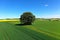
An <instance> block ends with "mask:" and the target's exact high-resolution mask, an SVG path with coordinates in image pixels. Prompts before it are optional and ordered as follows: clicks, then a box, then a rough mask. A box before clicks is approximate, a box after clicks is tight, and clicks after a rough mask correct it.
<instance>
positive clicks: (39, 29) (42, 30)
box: [0, 20, 60, 40]
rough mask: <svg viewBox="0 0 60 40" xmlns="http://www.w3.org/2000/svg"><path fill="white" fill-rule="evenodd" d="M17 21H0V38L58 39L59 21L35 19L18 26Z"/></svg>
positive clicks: (59, 32)
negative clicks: (27, 23) (32, 21)
mask: <svg viewBox="0 0 60 40" xmlns="http://www.w3.org/2000/svg"><path fill="white" fill-rule="evenodd" d="M15 24H19V22H18V21H7V22H0V40H60V21H40V20H36V21H35V22H34V23H33V24H32V25H24V26H18V25H15Z"/></svg>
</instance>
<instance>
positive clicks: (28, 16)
mask: <svg viewBox="0 0 60 40" xmlns="http://www.w3.org/2000/svg"><path fill="white" fill-rule="evenodd" d="M34 20H35V16H34V15H33V14H32V13H31V12H24V13H23V14H22V15H21V18H20V22H21V24H29V25H30V24H32V22H34Z"/></svg>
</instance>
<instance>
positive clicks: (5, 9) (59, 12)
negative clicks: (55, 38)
mask: <svg viewBox="0 0 60 40" xmlns="http://www.w3.org/2000/svg"><path fill="white" fill-rule="evenodd" d="M23 12H32V13H33V14H34V15H35V16H36V17H37V18H60V0H0V19H1V18H19V17H20V15H21V14H23Z"/></svg>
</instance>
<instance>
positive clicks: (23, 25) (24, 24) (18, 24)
mask: <svg viewBox="0 0 60 40" xmlns="http://www.w3.org/2000/svg"><path fill="white" fill-rule="evenodd" d="M15 25H16V26H25V25H32V24H15Z"/></svg>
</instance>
